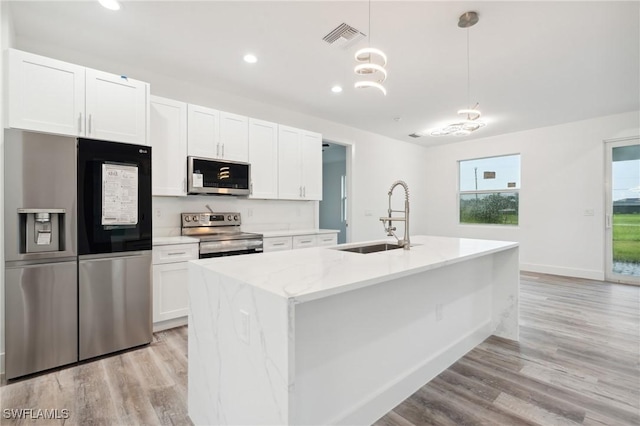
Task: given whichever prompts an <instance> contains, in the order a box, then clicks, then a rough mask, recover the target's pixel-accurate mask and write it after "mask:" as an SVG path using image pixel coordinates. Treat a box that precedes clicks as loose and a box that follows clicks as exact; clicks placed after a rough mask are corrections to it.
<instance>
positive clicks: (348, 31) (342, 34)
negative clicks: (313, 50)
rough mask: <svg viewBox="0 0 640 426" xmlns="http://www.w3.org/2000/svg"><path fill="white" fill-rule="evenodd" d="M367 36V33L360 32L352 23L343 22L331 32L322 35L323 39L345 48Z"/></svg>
mask: <svg viewBox="0 0 640 426" xmlns="http://www.w3.org/2000/svg"><path fill="white" fill-rule="evenodd" d="M366 36H367V35H366V34H364V33H362V32H360V30H358V29H356V28H353V27H352V26H351V25H347V24H345V23H344V22H343V23H342V24H340V25H338V26H337V27H336V28H335V29H334V30H332V31H331V32H330V33H329V34H327V35H326V36H324V37H322V40H324V41H326V42H327V43H329V44H330V45H332V46H338V47H342V48H343V49H344V48H347V47H349V46H351V45H352V44H354V43H355V42H357V41H358V40H362V39H363V38H365V37H366Z"/></svg>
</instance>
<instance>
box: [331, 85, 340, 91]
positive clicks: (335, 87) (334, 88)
mask: <svg viewBox="0 0 640 426" xmlns="http://www.w3.org/2000/svg"><path fill="white" fill-rule="evenodd" d="M331 91H332V92H333V93H340V92H342V87H340V86H333V87H332V88H331Z"/></svg>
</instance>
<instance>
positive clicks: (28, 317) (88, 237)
mask: <svg viewBox="0 0 640 426" xmlns="http://www.w3.org/2000/svg"><path fill="white" fill-rule="evenodd" d="M113 144H114V143H112V142H102V141H91V140H84V139H76V138H69V137H62V136H53V135H44V134H39V133H32V132H24V131H19V130H13V129H11V130H6V131H5V163H4V172H5V187H4V194H5V209H4V213H5V229H4V231H5V232H4V239H5V241H4V242H5V259H4V260H5V330H6V333H5V357H6V358H5V371H6V378H7V379H9V380H10V379H14V378H16V377H20V376H24V375H27V374H31V373H35V372H38V371H42V370H47V369H49V368H54V367H58V366H61V365H65V364H70V363H74V362H77V361H78V360H79V359H80V360H81V359H87V358H91V357H93V356H98V355H103V354H106V353H110V352H114V351H117V350H121V349H126V348H129V347H133V346H138V345H143V344H146V343H149V342H150V341H151V251H150V250H151V186H150V180H151V165H150V164H151V161H150V148H148V147H139V146H136V145H128V144H116V146H114V145H113ZM83 145H84V146H85V147H86V148H87V149H85V150H82V146H83ZM120 145H122V146H120ZM123 150H124V151H127V150H128V151H130V152H136V153H137V154H136V156H132V155H127V154H126V153H125V155H122V151H123ZM138 150H143V151H146V152H145V153H140V152H138ZM102 151H106V152H102ZM82 153H84V154H83V155H80V154H82ZM134 157H135V158H134ZM81 158H84V161H80V160H81ZM147 160H148V161H147ZM105 165H106V166H105ZM105 171H106V172H110V173H112V174H117V173H118V172H123V171H124V172H128V173H129V174H128V176H129V179H130V181H131V182H126V181H125V182H120V181H119V180H118V177H117V176H112V177H109V176H108V175H107V174H106V173H105ZM134 172H135V177H134V176H133V173H134ZM79 176H82V177H83V181H80V180H79V179H78V177H79ZM147 181H148V182H149V183H148V185H147ZM96 182H97V183H99V186H100V187H98V188H96V187H95V185H96ZM87 183H89V184H91V185H94V186H92V187H91V190H90V191H92V192H91V194H90V195H91V196H90V197H88V196H87V195H89V192H87V191H88V189H87V188H86V184H87ZM118 183H120V184H121V185H120V187H119V186H118ZM132 185H135V188H134V187H133V186H132ZM123 188H124V189H123ZM134 189H135V191H134ZM80 190H82V191H84V192H83V195H82V196H80V197H79V196H78V191H80ZM134 192H135V194H134ZM123 193H124V194H125V195H127V194H128V196H129V198H128V199H127V200H125V202H124V204H123V203H122V200H121V199H118V197H121V198H122V196H123ZM105 195H106V198H105ZM110 197H111V198H110ZM125 198H126V197H125ZM105 206H106V209H105ZM118 208H119V209H120V210H121V212H122V214H121V215H120V216H118V217H115V216H114V214H113V213H114V212H116V211H117V210H118ZM134 210H135V212H134ZM96 211H100V212H101V213H98V214H97V215H96V214H95V212H96ZM102 212H106V213H107V215H106V222H105V215H104V214H103V213H102ZM127 214H128V217H127ZM94 216H96V217H97V222H96V221H95V220H94V219H95V218H94ZM111 216H114V217H111ZM79 217H82V221H79V220H78V218H79ZM103 222H104V223H103ZM81 224H82V225H83V228H78V227H79V226H80V225H81ZM79 235H82V239H81V240H78V236H79ZM80 242H81V243H82V244H79V243H80ZM87 244H88V245H87ZM79 247H81V248H82V250H80V251H79V250H78V248H79ZM87 247H89V248H87ZM78 255H81V256H80V257H78Z"/></svg>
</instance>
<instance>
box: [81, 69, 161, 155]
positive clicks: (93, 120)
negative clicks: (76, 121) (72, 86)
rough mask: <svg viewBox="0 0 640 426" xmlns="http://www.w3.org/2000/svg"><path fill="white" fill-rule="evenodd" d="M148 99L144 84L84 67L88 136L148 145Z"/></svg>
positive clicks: (147, 91)
mask: <svg viewBox="0 0 640 426" xmlns="http://www.w3.org/2000/svg"><path fill="white" fill-rule="evenodd" d="M147 99H149V85H148V84H147V83H144V82H141V81H137V80H133V79H130V78H127V77H124V76H119V75H114V74H109V73H106V72H102V71H97V70H93V69H90V68H87V69H86V102H87V103H86V112H87V118H86V125H87V130H86V135H87V137H90V138H95V139H103V140H110V141H118V142H128V143H134V144H141V145H147V144H148V142H147Z"/></svg>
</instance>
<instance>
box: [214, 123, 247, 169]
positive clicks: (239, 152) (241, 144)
mask: <svg viewBox="0 0 640 426" xmlns="http://www.w3.org/2000/svg"><path fill="white" fill-rule="evenodd" d="M218 158H222V159H223V160H229V161H242V162H244V163H246V162H247V161H249V119H248V118H247V117H245V116H244V115H237V114H231V113H229V112H222V111H221V112H220V155H219V156H218Z"/></svg>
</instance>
